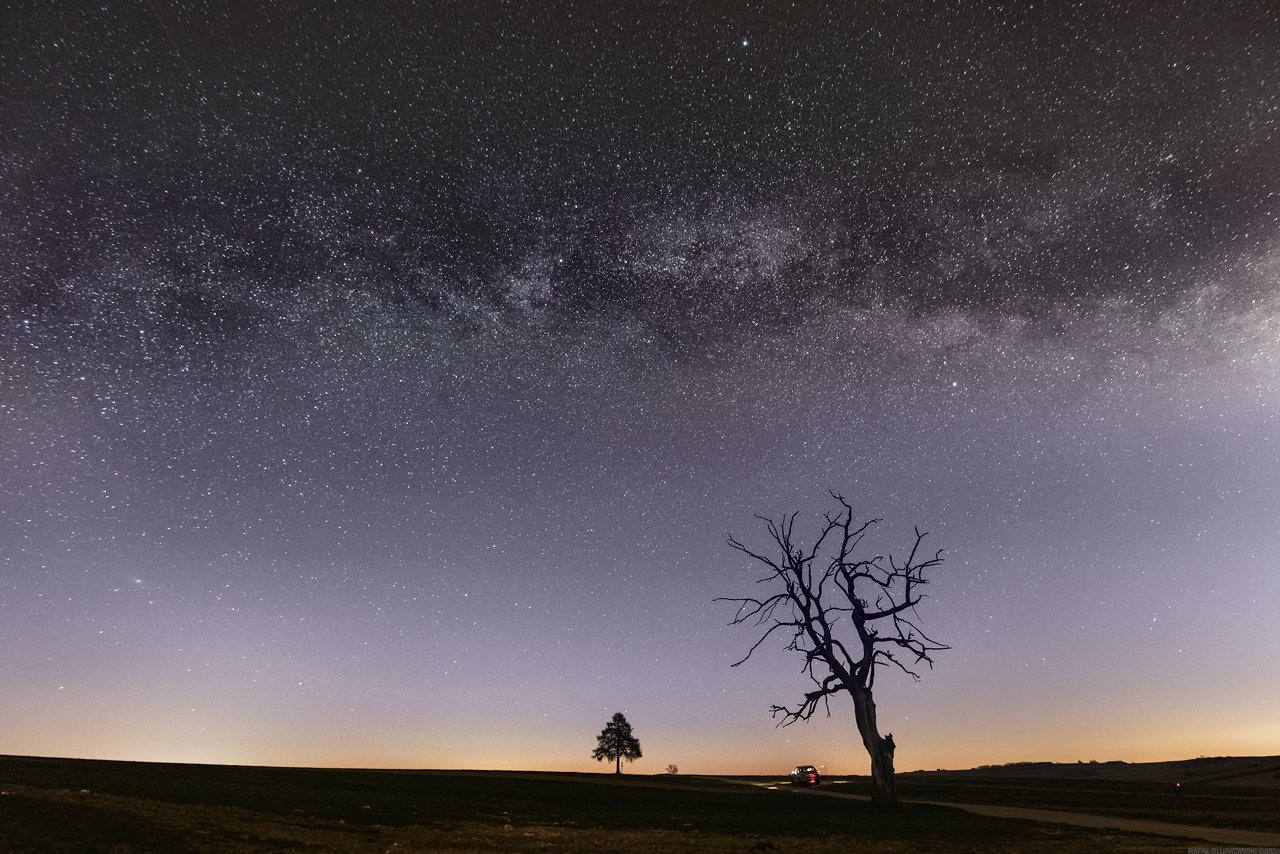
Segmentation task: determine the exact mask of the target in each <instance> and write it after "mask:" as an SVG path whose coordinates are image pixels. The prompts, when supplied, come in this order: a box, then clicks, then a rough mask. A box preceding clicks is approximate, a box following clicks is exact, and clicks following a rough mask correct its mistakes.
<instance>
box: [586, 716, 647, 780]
mask: <svg viewBox="0 0 1280 854" xmlns="http://www.w3.org/2000/svg"><path fill="white" fill-rule="evenodd" d="M591 755H592V756H593V757H595V759H596V760H597V761H600V762H603V761H604V760H606V759H612V760H613V773H615V774H621V773H622V760H624V759H625V760H627V761H628V762H634V761H636V760H637V759H639V758H640V740H639V739H637V738H636V737H635V736H633V735H632V734H631V724H629V723H628V722H627V718H626V715H624V714H622V712H615V713H614V715H613V718H612V720H610V721H609V723H607V724H605V726H604V729H603V730H601V731H600V734H599V735H598V736H596V749H595V750H593V751H591Z"/></svg>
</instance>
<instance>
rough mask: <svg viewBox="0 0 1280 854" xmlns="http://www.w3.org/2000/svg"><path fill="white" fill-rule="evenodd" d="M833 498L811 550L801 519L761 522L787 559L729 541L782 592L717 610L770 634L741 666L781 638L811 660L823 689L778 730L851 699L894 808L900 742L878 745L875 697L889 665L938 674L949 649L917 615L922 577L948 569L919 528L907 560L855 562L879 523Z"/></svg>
mask: <svg viewBox="0 0 1280 854" xmlns="http://www.w3.org/2000/svg"><path fill="white" fill-rule="evenodd" d="M832 498H834V499H835V500H836V501H838V502H839V503H840V506H841V507H842V508H843V509H842V510H841V511H840V512H838V513H827V514H825V515H824V517H823V519H824V521H823V524H822V526H821V528H820V529H819V531H818V538H817V540H816V541H815V542H814V544H813V546H812V547H810V548H809V549H807V550H806V549H805V548H803V547H802V546H801V545H800V544H799V543H797V542H796V540H795V538H794V536H793V533H792V531H793V529H794V526H795V520H796V516H797V515H798V514H796V513H792V514H791V515H790V516H786V515H784V516H783V517H782V518H781V519H779V520H777V521H774V520H772V519H768V518H765V517H763V516H757V517H756V518H758V519H760V520H761V521H763V522H764V523H766V525H767V528H768V532H769V536H770V537H771V538H772V539H773V548H771V551H773V550H775V549H776V551H777V552H779V553H780V554H779V555H778V556H776V557H770V556H767V555H764V554H760V553H757V552H754V551H752V550H751V549H749V548H747V547H746V546H744V545H743V544H742V543H741V542H739V541H738V540H736V539H735V538H734V537H732V536H730V537H729V545H730V546H731V547H733V548H735V549H737V550H738V551H740V552H742V553H743V554H745V555H748V556H749V557H751V558H753V559H755V560H757V561H759V562H760V563H762V564H764V566H765V567H766V568H767V570H768V571H767V572H766V573H765V575H764V577H763V578H760V579H759V580H758V581H757V583H759V584H767V585H769V589H770V590H773V591H776V592H772V593H770V594H769V595H767V596H763V597H740V598H738V597H721V598H719V599H717V600H716V601H719V602H733V603H736V604H737V605H738V612H737V614H736V616H735V617H734V619H733V622H732V623H731V625H739V624H742V623H751V624H753V625H756V626H765V627H767V628H766V629H765V631H764V633H763V634H762V635H761V636H760V638H759V639H758V640H757V641H756V642H755V643H754V644H752V646H751V649H750V650H748V651H747V654H746V655H745V656H743V657H742V658H741V659H740V660H738V661H736V662H734V664H733V666H734V667H737V666H738V665H740V664H743V663H744V662H746V661H747V660H748V659H750V658H751V656H752V654H753V653H754V652H755V651H756V650H757V649H758V648H759V647H760V645H761V644H763V643H764V642H765V640H767V639H768V638H769V637H770V636H771V635H773V634H774V633H775V632H781V633H782V634H783V635H784V636H788V635H789V640H788V643H787V646H786V648H787V649H790V650H794V651H796V652H798V653H800V654H801V655H802V656H803V657H804V667H803V670H804V672H805V673H806V674H808V676H809V678H810V679H811V680H813V683H814V685H815V686H816V688H815V689H814V690H812V691H809V692H807V693H805V695H804V700H803V701H802V702H801V703H800V704H799V705H797V706H795V707H789V706H773V707H772V710H771V711H772V713H773V716H774V717H777V716H779V715H781V716H782V720H781V721H780V722H779V725H780V726H789V725H791V724H793V723H795V722H796V721H807V720H808V719H809V718H811V717H813V714H814V712H816V711H817V709H818V704H819V703H821V704H822V706H823V707H824V708H825V709H826V712H827V716H828V717H830V715H831V706H830V701H829V699H828V698H829V697H830V696H831V695H832V694H841V693H843V694H848V695H849V696H850V698H852V700H853V711H854V720H855V721H856V722H857V725H858V733H859V734H860V735H861V736H862V745H863V747H865V748H866V751H867V755H868V756H870V757H871V779H872V801H873V802H874V803H875V804H877V805H878V806H881V807H894V806H896V805H897V802H898V797H897V792H896V789H895V786H894V778H893V752H894V749H895V745H894V742H893V733H889V734H888V735H887V736H885V737H883V738H882V737H881V736H880V730H879V728H878V726H877V724H876V704H875V700H874V699H873V697H872V693H871V692H872V687H873V686H874V684H875V674H876V668H877V667H878V666H879V665H881V664H892V665H894V666H895V667H897V668H898V669H899V670H901V671H903V672H904V673H906V674H907V675H909V676H911V677H912V678H913V679H916V680H918V679H919V678H920V677H919V675H918V674H917V673H916V672H915V671H914V670H912V668H913V667H917V666H918V665H919V664H920V663H921V662H924V663H925V664H928V665H929V666H930V667H931V668H932V667H933V659H932V658H931V657H930V653H933V652H936V651H938V650H944V649H950V647H948V646H946V645H944V644H941V643H938V642H937V641H935V640H933V639H932V638H930V637H929V636H928V635H926V634H925V633H924V631H923V630H922V629H921V628H920V626H919V624H918V619H919V617H918V614H917V612H916V606H917V605H918V604H920V601H921V600H922V599H924V598H925V596H924V593H923V592H922V591H921V589H920V588H921V587H922V586H923V585H925V584H928V583H929V582H928V579H926V578H925V572H926V570H929V569H931V568H933V567H935V566H937V565H938V564H940V563H942V551H941V550H939V551H937V552H936V553H935V554H934V555H933V556H932V557H921V556H920V544H921V542H922V541H923V540H924V538H925V536H926V534H923V533H921V532H920V529H919V528H916V529H915V542H914V543H912V545H911V550H910V552H909V553H908V555H907V557H906V559H905V560H903V561H898V560H895V559H894V557H893V556H892V555H889V556H888V557H887V558H886V557H884V556H882V555H875V556H874V557H869V558H856V557H854V551H855V549H857V547H858V546H859V545H860V544H861V542H862V539H863V537H864V536H865V535H866V533H867V531H868V529H870V528H871V527H872V526H873V525H875V524H877V523H878V522H880V520H879V519H872V520H870V521H869V522H864V523H863V524H862V525H859V526H856V527H855V525H854V523H853V507H852V506H850V504H849V502H847V501H846V500H845V499H844V498H843V497H842V496H840V495H836V494H835V493H832ZM779 588H781V589H779ZM904 659H906V661H905V662H904Z"/></svg>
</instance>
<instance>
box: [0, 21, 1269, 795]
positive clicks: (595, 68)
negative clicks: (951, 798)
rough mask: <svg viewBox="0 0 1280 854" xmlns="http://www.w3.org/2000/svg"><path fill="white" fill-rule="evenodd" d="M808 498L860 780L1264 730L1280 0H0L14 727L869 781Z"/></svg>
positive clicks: (153, 753)
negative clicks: (854, 551)
mask: <svg viewBox="0 0 1280 854" xmlns="http://www.w3.org/2000/svg"><path fill="white" fill-rule="evenodd" d="M828 490H835V491H838V492H840V493H842V494H843V495H845V496H847V497H848V498H849V499H850V501H851V502H852V503H853V504H854V506H855V508H857V514H858V515H859V516H862V517H864V518H872V517H881V518H883V519H884V522H883V524H881V525H880V526H878V528H877V531H876V534H875V536H874V538H873V541H872V544H871V547H872V549H873V550H874V551H876V552H882V553H883V552H894V551H895V550H899V549H901V548H902V547H903V546H907V545H909V543H910V541H911V531H912V526H913V525H919V526H920V527H921V528H922V529H923V530H926V531H929V532H930V537H929V539H928V540H927V541H926V542H928V543H930V544H932V545H933V546H934V547H935V548H943V549H945V556H946V562H945V564H944V565H943V566H942V567H940V568H939V570H938V571H937V572H936V573H935V574H934V576H933V578H934V581H935V583H934V584H933V585H932V586H931V588H930V591H929V592H930V593H931V598H930V599H929V600H927V601H926V603H925V604H924V606H923V607H922V609H921V614H920V616H921V619H922V620H923V622H924V624H925V625H926V627H927V628H928V629H929V630H930V634H931V635H933V636H934V637H936V638H938V639H939V640H941V641H943V642H945V643H948V644H950V645H951V646H952V649H951V650H950V651H948V652H943V653H939V654H938V655H937V656H936V667H935V669H934V670H933V671H926V672H925V673H924V677H923V679H922V681H920V682H919V683H913V682H911V681H910V680H909V679H905V678H904V679H897V678H895V677H893V676H891V675H890V674H885V675H884V677H883V678H882V679H881V680H879V681H878V682H877V700H878V703H879V708H880V726H881V729H882V731H884V732H893V733H894V737H895V740H896V742H897V745H898V751H897V763H898V767H899V769H900V770H906V769H912V768H935V767H969V766H972V765H976V764H982V763H998V762H1007V761H1015V760H1060V761H1075V760H1078V759H1083V760H1086V761H1087V760H1089V759H1099V760H1109V759H1125V760H1135V761H1140V760H1153V759H1175V758H1186V757H1193V756H1197V755H1221V754H1247V755H1258V754H1280V711H1278V710H1280V656H1277V654H1276V653H1277V647H1278V644H1277V633H1278V632H1280V607H1278V605H1277V602H1278V601H1280V12H1277V10H1276V7H1275V5H1274V4H1272V3H1269V2H1263V0H1258V2H1242V3H1233V2H1217V0H1215V2H1208V0H1204V2H1183V3H1178V2H1165V0H1151V2H1129V3H1125V2H1105V3H1065V2H1063V3H1058V2H1054V3H1050V4H1047V5H1041V4H1035V5H1032V4H1030V3H1022V2H1018V3H1009V4H1006V5H991V4H977V3H921V4H915V3H907V2H904V3H867V2H853V3H831V4H819V3H806V2H801V3H795V4H784V3H761V2H757V3H746V2H743V3H720V2H697V1H696V0H695V2H687V3H673V4H669V5H668V4H660V3H626V2H617V3H612V2H611V3H602V2H594V0H593V2H584V3H581V4H570V3H551V2H529V3H514V2H496V0H482V1H481V2H474V0H468V2H456V3H421V4H413V3H390V2H388V3H368V4H365V3H361V4H355V3H349V4H336V3H335V4H330V3H301V2H299V3H266V4H258V3H244V4H236V3H224V2H215V0H208V2H183V3H176V2H166V0H147V2H129V3H126V2H105V3H95V4H89V3H51V2H36V3H29V4H28V3H21V2H19V3H6V4H5V7H4V10H3V11H0V753H18V754H39V755H56V756H78V757H103V758H119V759H139V760H144V759H145V760H173V761H194V762H216V763H243V764H286V765H352V766H385V767H436V768H449V767H471V768H517V769H546V770H556V769H564V770H601V771H609V770H611V769H609V768H607V767H605V766H602V765H599V764H598V763H596V762H594V761H592V760H591V758H590V753H591V750H592V748H593V747H594V746H595V736H596V734H597V733H598V732H599V731H600V729H601V728H602V727H603V726H604V724H605V723H606V722H607V721H608V719H609V717H610V716H611V715H612V713H613V712H615V711H623V712H625V714H626V715H627V717H628V719H629V720H630V721H631V723H632V725H633V727H634V731H635V734H636V735H637V736H638V737H639V738H640V741H641V744H642V746H643V749H644V759H642V760H640V761H639V762H637V763H635V764H634V765H632V766H631V769H633V770H635V771H637V772H647V773H657V772H661V771H662V770H663V769H664V768H665V767H666V765H667V764H668V763H674V764H677V765H678V766H679V767H680V770H681V771H684V772H692V773H699V772H702V773H716V772H724V773H729V772H761V773H770V772H785V771H787V770H788V769H789V768H790V767H791V766H792V765H795V764H797V763H801V762H805V763H813V764H816V765H820V766H822V767H823V768H825V770H826V771H827V772H828V773H845V772H857V773H866V772H867V768H868V761H867V757H866V755H865V753H864V752H863V751H862V748H861V745H860V743H859V741H858V739H857V736H856V731H855V729H854V724H853V714H852V704H851V703H848V702H847V701H833V707H832V708H833V717H832V718H831V719H830V720H827V719H825V718H815V720H814V721H812V722H811V723H809V724H798V725H795V726H792V727H789V728H786V729H776V728H774V721H773V720H771V719H770V716H769V711H768V710H769V706H770V705H771V704H772V703H780V704H793V703H795V702H796V701H797V700H799V699H800V697H801V695H802V693H803V691H804V690H806V689H807V687H808V685H809V683H808V681H807V680H806V678H805V677H804V676H802V675H801V673H800V666H801V663H802V662H801V661H800V660H799V659H798V658H796V657H794V654H788V653H786V652H785V651H783V650H782V649H781V643H779V644H776V645H773V646H770V647H768V648H767V649H765V650H762V652H760V653H758V654H757V655H756V656H755V657H753V658H752V660H751V661H750V662H749V663H747V664H745V665H743V666H742V667H739V668H736V669H732V668H730V664H731V663H732V662H733V661H735V660H737V659H738V658H740V657H741V656H742V655H743V654H744V653H745V652H746V649H747V648H748V647H749V646H750V644H751V643H752V642H753V641H754V640H755V637H756V635H755V633H754V632H753V631H751V630H749V629H745V628H742V627H730V626H729V625H728V623H729V621H730V620H731V619H732V617H733V610H734V609H733V606H732V605H728V604H726V603H723V602H721V603H717V602H714V601H713V599H714V597H716V596H736V595H747V594H749V593H750V592H752V591H753V589H755V588H753V587H752V582H753V580H754V579H755V578H757V577H759V572H758V570H757V569H756V568H755V567H754V566H752V565H751V563H750V562H749V561H748V560H746V559H745V558H744V557H743V556H742V555H741V554H738V553H737V552H734V551H733V550H731V549H730V548H728V546H727V545H726V544H725V537H726V536H727V535H728V534H730V533H732V534H734V535H736V536H738V537H739V538H740V539H742V540H743V541H744V542H746V543H747V544H748V545H753V546H759V547H761V548H763V547H764V545H765V542H766V533H765V531H764V529H763V526H762V523H760V522H759V520H756V519H755V518H754V516H753V514H756V513H760V514H764V515H767V516H775V517H776V516H777V515H779V514H781V513H783V512H789V511H794V510H798V511H801V517H800V521H799V522H798V523H797V530H798V531H804V532H805V533H804V537H805V538H809V537H810V536H811V533H810V532H812V531H814V530H816V524H817V522H818V520H819V517H820V514H821V513H822V512H823V511H826V510H830V509H832V508H833V506H834V505H833V503H832V501H831V499H830V497H829V495H828Z"/></svg>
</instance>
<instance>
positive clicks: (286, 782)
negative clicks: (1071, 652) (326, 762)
mask: <svg viewBox="0 0 1280 854" xmlns="http://www.w3.org/2000/svg"><path fill="white" fill-rule="evenodd" d="M850 785H853V786H857V785H858V784H857V783H856V782H855V783H853V784H850ZM911 785H913V786H914V785H915V783H914V782H912V783H911ZM952 788H953V789H957V788H958V789H959V792H960V794H961V795H962V796H963V797H964V798H965V799H967V800H970V801H972V800H973V798H971V797H969V792H970V791H971V790H967V789H964V787H963V786H962V785H961V786H958V787H957V786H955V785H953V786H952ZM0 790H3V792H4V794H3V795H0V850H4V851H42V852H44V851H63V852H72V851H75V852H79V851H102V852H112V854H128V852H144V851H280V850H300V851H330V850H343V851H360V852H365V851H370V852H372V851H379V852H385V851H391V850H395V851H519V852H524V851H541V850H551V849H554V850H567V851H606V850H607V851H659V852H660V851H681V852H687V851H711V852H720V851H725V852H728V851H735V852H737V851H777V852H787V851H805V852H825V851H837V850H841V851H843V850H848V848H849V847H850V846H851V845H852V844H854V843H856V845H857V847H858V850H860V851H873V852H908V851H922V850H930V851H954V852H977V851H989V850H997V849H998V850H1007V851H1028V852H1049V851H1068V852H1070V851H1079V852H1084V851H1100V850H1105V851H1119V852H1139V851H1142V852H1145V851H1181V850H1185V849H1186V847H1187V846H1188V842H1187V841H1185V840H1181V841H1180V840H1177V839H1173V838H1168V837H1156V836H1144V835H1141V834H1134V833H1123V832H1115V831H1101V830H1096V829H1087V828H1074V827H1064V826H1061V825H1052V824H1039V823H1032V822H1023V821H1011V820H1007V819H995V818H987V817H983V816H977V815H971V814H967V813H964V812H961V811H958V810H954V809H949V808H946V807H940V806H912V807H908V808H905V809H903V810H902V811H901V812H900V813H898V814H896V815H892V816H882V815H877V814H875V813H874V812H872V811H871V809H870V806H869V805H867V804H863V803H860V802H857V801H850V800H846V799H838V798H829V797H816V796H813V793H809V792H795V791H790V790H782V791H770V790H767V789H763V788H759V787H746V786H735V785H733V784H732V783H727V784H726V783H718V782H715V781H710V780H707V779H704V778H696V777H683V776H640V775H623V777H621V778H615V777H613V776H611V775H600V774H540V773H529V772H483V771H476V772H446V771H422V772H417V771H413V772H409V771H361V770H317V769H286V768H252V767H234V766H232V767H228V766H203V765H170V764H154V763H129V762H105V761H88V760H65V759H38V758H28V757H2V758H0ZM1273 805H1274V802H1273ZM1179 818H1180V819H1183V820H1185V819H1186V816H1180V817H1179Z"/></svg>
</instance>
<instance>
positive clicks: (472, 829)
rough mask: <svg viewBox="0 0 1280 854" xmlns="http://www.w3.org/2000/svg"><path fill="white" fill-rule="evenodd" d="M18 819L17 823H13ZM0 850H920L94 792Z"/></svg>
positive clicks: (1070, 835) (1041, 848)
mask: <svg viewBox="0 0 1280 854" xmlns="http://www.w3.org/2000/svg"><path fill="white" fill-rule="evenodd" d="M24 815H25V816H28V817H29V816H32V815H41V816H55V817H57V816H62V818H61V819H57V818H55V820H56V821H58V822H59V825H60V826H59V827H56V828H55V827H46V828H43V829H42V828H41V827H39V826H34V827H33V826H31V824H30V822H27V823H26V824H25V825H24V823H23V816H24ZM15 817H16V818H17V821H13V820H12V819H14V818H15ZM103 817H110V818H111V820H112V821H115V822H117V823H118V824H119V830H118V831H117V832H116V833H114V834H113V835H112V837H111V838H110V839H107V840H100V841H94V840H91V839H86V838H84V837H83V835H80V834H77V832H76V825H77V822H78V821H84V822H92V823H94V824H95V826H97V827H102V821H103ZM0 819H3V820H0V850H3V851H33V852H34V851H40V852H82V851H103V852H109V854H137V853H138V852H158V851H166V852H169V851H191V852H233V853H234V854H239V852H262V851H281V850H300V851H345V852H356V853H357V854H364V852H379V854H384V852H521V854H522V853H523V852H535V851H568V852H603V851H617V852H632V851H634V852H656V854H663V852H681V854H685V853H686V852H691V851H695V852H702V851H704V852H713V854H717V853H718V852H735V854H738V852H744V851H748V852H750V851H761V852H777V854H784V852H805V854H827V852H832V854H834V852H837V851H839V852H847V851H848V850H850V847H851V845H852V846H855V847H856V848H857V850H858V851H860V852H871V853H872V854H908V852H915V851H918V850H919V843H920V841H919V840H915V841H912V842H905V841H901V842H900V841H893V840H869V839H851V838H849V837H847V836H843V835H841V836H829V837H817V838H815V837H788V836H769V837H764V836H759V835H738V834H724V833H707V832H700V831H696V830H690V831H679V830H661V829H646V830H619V829H613V830H603V829H591V828H575V827H565V826H556V825H541V824H527V823H526V824H492V823H481V822H474V821H467V822H460V823H457V824H454V825H451V826H448V827H429V826H400V827H386V826H381V825H356V824H348V823H346V822H345V821H342V820H326V819H320V818H315V817H310V816H303V815H298V816H281V815H274V814H270V813H260V812H256V811H253V810H248V809H242V808H236V807H212V806H200V805H183V804H172V803H166V802H160V801H154V800H146V799H141V798H133V797H127V796H121V795H110V794H102V793H96V792H91V791H68V790H58V789H43V788H36V787H28V786H14V785H7V786H6V787H5V788H4V791H3V794H0ZM989 846H990V840H981V841H966V840H963V839H946V840H943V839H935V840H932V841H931V845H930V848H931V850H934V851H938V852H944V854H945V852H957V854H959V852H975V854H976V852H984V851H988V850H990V847H989ZM1187 847H1188V842H1187V841H1185V840H1183V841H1178V840H1173V839H1167V838H1158V837H1148V836H1138V835H1133V834H1127V833H1123V832H1111V831H1106V830H1095V831H1068V830H1055V829H1053V828H1052V826H1046V827H1045V829H1044V831H1043V833H1042V834H1040V838H1024V839H1020V840H1019V842H1018V844H1017V848H1016V850H1018V851H1025V852H1028V854H1041V852H1043V854H1049V852H1067V854H1071V852H1086V851H1087V852H1091V853H1092V852H1097V851H1112V852H1119V854H1137V852H1155V851H1185V850H1186V848H1187Z"/></svg>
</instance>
